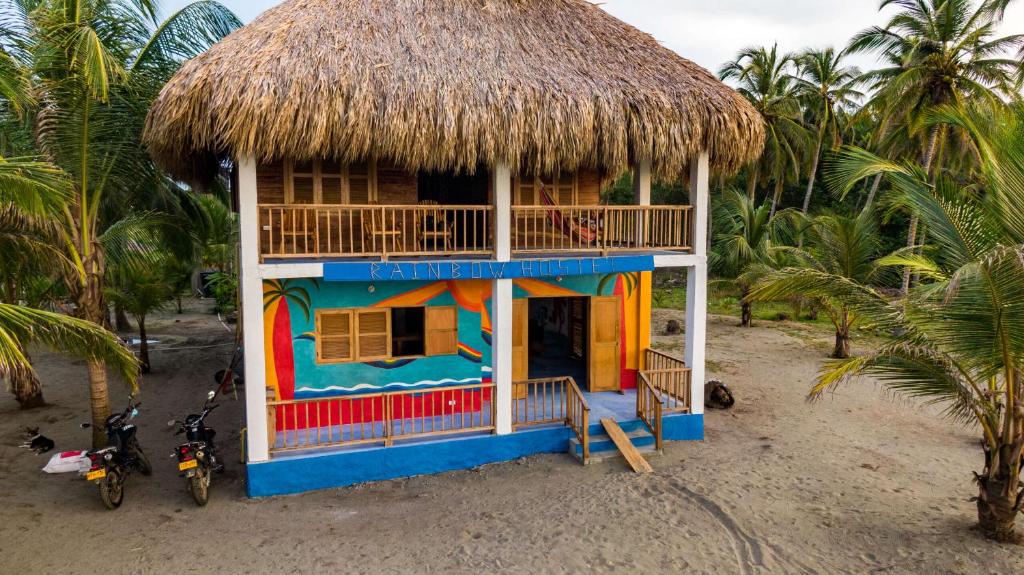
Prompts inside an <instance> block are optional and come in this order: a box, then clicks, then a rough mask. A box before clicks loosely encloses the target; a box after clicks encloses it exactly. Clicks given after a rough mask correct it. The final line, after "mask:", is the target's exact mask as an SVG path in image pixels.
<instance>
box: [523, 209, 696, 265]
mask: <svg viewBox="0 0 1024 575" xmlns="http://www.w3.org/2000/svg"><path fill="white" fill-rule="evenodd" d="M691 213H692V208H691V207H690V206H513V207H512V220H513V224H512V252H513V253H517V254H533V253H557V252H597V253H602V254H609V253H614V252H629V251H632V252H638V251H690V250H691V249H692V245H693V242H692V231H691V228H692V226H691V223H690V222H691Z"/></svg>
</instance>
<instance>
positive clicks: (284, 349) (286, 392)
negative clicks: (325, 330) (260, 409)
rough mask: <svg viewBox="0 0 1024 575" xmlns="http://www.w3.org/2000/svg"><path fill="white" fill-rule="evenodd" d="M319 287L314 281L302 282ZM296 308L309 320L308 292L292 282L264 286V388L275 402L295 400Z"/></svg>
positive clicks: (311, 301)
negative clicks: (293, 333) (272, 393)
mask: <svg viewBox="0 0 1024 575" xmlns="http://www.w3.org/2000/svg"><path fill="white" fill-rule="evenodd" d="M305 283H307V284H310V285H313V286H314V287H319V286H318V284H316V283H315V282H308V281H307V282H305ZM293 305H294V306H295V307H296V308H297V309H298V310H299V311H301V312H302V314H303V316H304V317H305V319H306V321H307V322H308V321H309V320H310V313H309V311H310V308H311V307H312V306H313V298H312V297H310V294H309V290H308V289H306V288H305V287H303V286H301V285H298V282H296V281H293V280H281V281H277V280H272V281H267V282H265V283H264V284H263V314H264V318H265V321H264V325H263V339H264V345H265V346H266V349H268V350H270V351H269V353H267V354H266V356H267V387H270V388H273V390H274V397H275V398H276V399H278V400H290V399H294V398H295V348H294V346H293V345H292V312H291V307H292V306H293Z"/></svg>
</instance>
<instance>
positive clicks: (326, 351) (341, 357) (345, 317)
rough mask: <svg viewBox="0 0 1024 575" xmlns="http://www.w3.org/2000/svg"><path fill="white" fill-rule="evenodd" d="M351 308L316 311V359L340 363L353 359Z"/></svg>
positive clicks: (323, 361)
mask: <svg viewBox="0 0 1024 575" xmlns="http://www.w3.org/2000/svg"><path fill="white" fill-rule="evenodd" d="M352 324H353V322H352V310H320V311H317V312H316V359H317V361H318V362H321V363H341V362H346V361H352V360H353V359H355V353H354V351H355V350H354V346H353V345H352V327H353V326H352Z"/></svg>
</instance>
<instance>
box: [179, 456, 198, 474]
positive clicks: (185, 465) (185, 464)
mask: <svg viewBox="0 0 1024 575" xmlns="http://www.w3.org/2000/svg"><path fill="white" fill-rule="evenodd" d="M196 467H199V462H198V461H196V460H195V459H192V460H190V461H182V462H181V463H179V464H178V471H186V470H189V469H195V468H196Z"/></svg>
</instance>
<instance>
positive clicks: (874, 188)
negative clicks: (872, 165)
mask: <svg viewBox="0 0 1024 575" xmlns="http://www.w3.org/2000/svg"><path fill="white" fill-rule="evenodd" d="M881 184H882V174H876V175H875V181H873V182H871V191H870V192H868V199H867V201H866V202H864V211H865V212H866V211H868V210H870V209H871V204H873V203H875V195H876V194H877V193H878V187H879V186H880V185H881Z"/></svg>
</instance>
